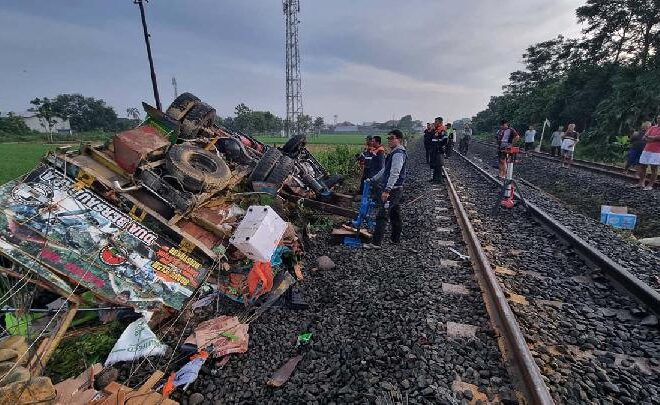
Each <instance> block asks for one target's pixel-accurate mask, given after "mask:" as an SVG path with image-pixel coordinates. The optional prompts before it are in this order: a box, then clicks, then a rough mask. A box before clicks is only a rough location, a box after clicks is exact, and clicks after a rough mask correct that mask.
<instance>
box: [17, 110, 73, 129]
mask: <svg viewBox="0 0 660 405" xmlns="http://www.w3.org/2000/svg"><path fill="white" fill-rule="evenodd" d="M16 115H17V116H19V117H21V118H22V119H23V122H24V123H25V125H26V126H27V127H28V128H30V129H31V130H33V131H37V132H42V133H48V121H46V119H45V118H40V117H37V113H34V112H32V111H25V112H21V113H18V114H16ZM53 121H55V124H54V125H53V127H52V128H51V132H53V133H58V134H71V133H72V131H71V124H70V123H69V120H68V119H67V120H64V119H62V118H60V117H54V118H53Z"/></svg>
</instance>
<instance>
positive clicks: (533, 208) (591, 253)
mask: <svg viewBox="0 0 660 405" xmlns="http://www.w3.org/2000/svg"><path fill="white" fill-rule="evenodd" d="M456 154H457V155H458V156H460V157H462V158H463V159H465V161H466V162H468V163H469V164H470V165H472V166H473V167H474V168H475V169H477V171H479V172H480V173H481V174H482V175H483V176H484V177H486V178H487V179H489V180H490V181H491V182H493V183H495V184H498V185H502V183H501V182H500V181H499V180H497V179H496V178H495V176H493V175H492V174H490V173H488V172H487V171H486V170H484V169H483V168H481V167H479V165H477V164H476V163H474V162H473V161H471V160H470V159H468V158H467V157H465V156H464V155H462V154H461V153H458V152H456ZM516 195H517V197H518V198H521V197H520V195H519V194H518V193H516ZM525 202H526V205H527V209H528V211H529V213H530V214H531V215H532V217H533V218H534V219H535V220H536V221H537V222H539V223H540V224H542V225H545V226H546V227H547V228H548V229H550V230H551V231H552V232H554V233H555V234H556V235H558V236H559V237H560V238H562V239H564V240H565V241H567V242H569V243H570V244H571V246H572V247H573V248H574V249H575V250H577V251H578V252H579V253H580V254H582V255H583V257H584V258H585V259H587V260H588V261H589V262H591V263H592V264H593V265H595V266H597V267H599V268H600V269H602V270H603V271H604V272H605V273H607V274H608V275H609V276H610V277H611V278H612V279H613V280H614V281H616V282H617V283H618V284H619V285H620V286H621V287H623V288H624V289H625V290H626V291H627V292H628V294H629V295H631V296H632V297H633V298H635V299H637V300H638V301H640V302H642V303H644V304H645V305H647V306H648V307H649V309H650V310H651V311H652V312H653V313H655V314H656V315H660V293H659V292H658V291H656V290H655V289H653V288H652V287H650V286H649V285H648V284H645V283H644V282H643V281H641V280H640V279H638V278H637V277H635V276H634V275H633V274H631V273H630V272H629V271H628V270H626V269H624V268H623V266H621V265H620V264H618V263H616V262H615V261H614V260H612V259H611V258H610V257H609V256H607V255H606V254H604V253H603V252H601V251H600V250H598V249H597V248H596V247H594V246H592V245H590V244H589V243H588V242H587V241H586V240H584V239H582V238H581V237H579V236H578V235H576V234H575V233H573V231H571V230H570V229H568V228H567V227H566V226H564V225H562V224H561V223H560V222H559V221H557V220H555V219H554V218H552V216H550V214H548V213H547V212H545V211H544V210H542V209H541V208H540V207H539V206H537V205H536V204H534V203H532V202H530V201H527V200H526V201H525Z"/></svg>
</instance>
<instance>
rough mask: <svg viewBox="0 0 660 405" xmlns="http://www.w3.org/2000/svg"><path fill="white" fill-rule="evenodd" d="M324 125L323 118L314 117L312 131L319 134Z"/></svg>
mask: <svg viewBox="0 0 660 405" xmlns="http://www.w3.org/2000/svg"><path fill="white" fill-rule="evenodd" d="M324 125H325V122H323V117H316V118H315V119H314V130H315V131H316V132H317V133H321V129H323V126H324Z"/></svg>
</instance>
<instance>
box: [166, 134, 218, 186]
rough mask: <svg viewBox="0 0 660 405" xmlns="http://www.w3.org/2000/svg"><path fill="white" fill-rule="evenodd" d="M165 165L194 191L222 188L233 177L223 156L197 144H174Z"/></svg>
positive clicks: (182, 184) (183, 184) (171, 173)
mask: <svg viewBox="0 0 660 405" xmlns="http://www.w3.org/2000/svg"><path fill="white" fill-rule="evenodd" d="M165 167H166V168H167V171H168V172H169V174H170V175H172V176H173V177H175V178H176V179H177V180H179V182H180V183H181V186H183V188H185V189H186V190H188V191H192V192H200V191H204V190H214V191H218V190H222V189H223V188H225V187H226V186H227V183H228V181H229V179H230V178H231V170H229V166H227V163H225V161H224V160H223V159H222V158H220V157H219V156H217V155H215V154H214V153H212V152H209V151H207V150H205V149H202V148H199V147H197V146H191V145H174V146H172V148H171V149H170V151H169V153H168V154H167V157H166V159H165Z"/></svg>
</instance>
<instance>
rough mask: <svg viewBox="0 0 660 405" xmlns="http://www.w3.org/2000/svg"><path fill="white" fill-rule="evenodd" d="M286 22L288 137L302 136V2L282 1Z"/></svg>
mask: <svg viewBox="0 0 660 405" xmlns="http://www.w3.org/2000/svg"><path fill="white" fill-rule="evenodd" d="M282 8H283V11H284V18H285V21H286V121H285V131H286V135H287V137H291V136H293V135H298V134H300V132H301V131H300V125H299V122H298V120H299V118H300V116H301V115H303V104H302V84H301V83H302V82H301V79H300V52H299V51H298V24H299V23H300V20H299V19H298V13H299V12H300V0H282Z"/></svg>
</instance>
